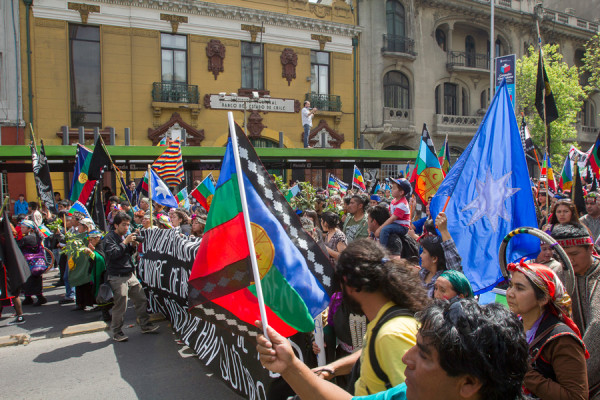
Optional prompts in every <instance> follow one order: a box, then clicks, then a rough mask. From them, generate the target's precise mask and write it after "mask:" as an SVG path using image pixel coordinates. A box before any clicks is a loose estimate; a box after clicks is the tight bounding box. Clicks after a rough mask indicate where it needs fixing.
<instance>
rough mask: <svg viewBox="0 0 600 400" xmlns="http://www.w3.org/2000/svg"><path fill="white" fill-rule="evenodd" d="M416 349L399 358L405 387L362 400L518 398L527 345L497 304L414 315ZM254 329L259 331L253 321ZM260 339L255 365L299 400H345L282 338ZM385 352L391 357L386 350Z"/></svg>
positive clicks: (459, 304)
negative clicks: (258, 363) (278, 376)
mask: <svg viewBox="0 0 600 400" xmlns="http://www.w3.org/2000/svg"><path fill="white" fill-rule="evenodd" d="M417 317H418V320H419V322H420V328H419V333H418V335H417V341H416V345H415V346H414V347H412V348H411V349H409V350H408V351H407V352H406V353H405V354H404V356H403V358H402V359H403V361H404V363H405V364H406V370H405V375H406V381H405V383H402V384H400V385H397V386H395V387H393V388H391V389H388V390H387V391H385V392H381V393H378V394H373V395H371V396H366V397H361V398H360V399H364V400H384V399H394V400H466V399H472V400H520V399H522V398H523V396H522V389H521V385H522V383H523V378H524V377H525V373H526V372H527V370H528V364H527V358H528V352H527V341H526V339H525V334H524V333H523V328H522V325H521V323H520V322H519V320H518V319H517V317H516V316H514V315H512V314H511V313H510V311H509V310H508V309H506V308H505V307H504V306H502V305H499V304H488V305H485V306H481V305H479V304H478V303H477V301H475V300H467V299H462V300H459V301H455V302H448V301H444V302H440V303H434V304H433V305H431V306H429V307H428V308H427V309H426V310H425V311H423V312H422V313H419V314H418V315H417ZM257 326H258V327H262V325H261V323H260V322H259V321H257ZM267 333H268V335H269V340H267V339H266V338H265V337H264V336H263V335H259V337H258V339H257V341H258V346H257V350H258V352H259V354H260V361H261V363H262V364H263V365H264V366H265V367H266V368H267V369H269V370H270V371H272V372H277V373H280V374H281V376H282V377H283V378H284V379H285V380H286V381H287V382H288V384H289V385H290V386H291V387H292V389H293V390H294V391H295V392H296V393H297V394H298V395H299V396H300V397H301V398H302V399H303V400H307V399H321V400H330V399H331V400H334V399H335V400H347V399H350V398H351V397H352V396H351V395H350V393H348V392H346V391H344V390H343V389H341V388H339V387H338V386H336V385H334V384H333V383H331V382H327V381H324V380H322V379H319V378H318V377H317V376H316V375H315V374H314V373H313V372H312V371H311V370H310V369H308V367H306V366H305V365H304V364H303V363H302V362H301V361H300V360H299V359H298V358H296V357H295V356H294V353H293V351H292V349H291V346H290V344H289V342H288V341H287V339H286V338H284V337H282V336H281V335H279V334H278V333H277V332H275V331H274V330H273V329H271V328H268V330H267ZM389 351H390V352H394V351H397V350H395V349H393V348H392V349H389Z"/></svg>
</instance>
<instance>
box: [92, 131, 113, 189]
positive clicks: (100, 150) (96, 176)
mask: <svg viewBox="0 0 600 400" xmlns="http://www.w3.org/2000/svg"><path fill="white" fill-rule="evenodd" d="M111 164H112V163H111V161H110V156H109V155H108V153H107V152H106V147H104V143H103V142H102V137H101V136H98V139H97V140H96V145H95V146H94V152H93V153H92V159H91V160H90V167H89V168H88V179H89V180H92V181H98V180H100V178H102V174H103V173H104V170H105V169H106V167H107V166H109V165H111Z"/></svg>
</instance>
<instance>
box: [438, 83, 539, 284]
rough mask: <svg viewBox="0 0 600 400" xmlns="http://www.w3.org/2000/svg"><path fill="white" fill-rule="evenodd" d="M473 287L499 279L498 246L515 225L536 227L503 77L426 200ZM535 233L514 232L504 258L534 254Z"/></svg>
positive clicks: (524, 167) (525, 168)
mask: <svg viewBox="0 0 600 400" xmlns="http://www.w3.org/2000/svg"><path fill="white" fill-rule="evenodd" d="M448 197H450V200H449V202H448V206H447V208H446V211H445V212H446V214H447V216H448V230H449V231H450V234H451V235H452V238H453V239H454V241H455V243H456V246H457V248H458V252H459V254H460V255H461V257H462V259H463V269H464V273H465V275H466V276H467V278H468V279H469V281H470V282H471V285H472V286H473V290H474V292H475V293H482V292H485V291H488V290H490V289H492V288H493V287H494V286H495V285H496V284H497V283H498V282H499V281H501V280H502V274H501V272H500V267H499V263H498V250H499V248H500V244H501V242H502V239H503V238H504V237H505V236H506V234H508V233H509V232H510V231H512V230H513V229H515V228H518V227H523V226H528V227H537V219H536V215H535V208H534V205H533V204H534V203H533V195H532V192H531V186H530V179H529V174H528V172H527V164H526V161H525V153H524V152H523V146H522V143H521V137H520V134H519V127H518V124H517V120H516V118H515V114H514V111H513V110H512V104H511V102H510V96H509V94H508V91H507V89H506V84H505V83H502V84H501V85H500V87H499V88H498V91H497V93H496V95H495V96H494V99H493V101H492V104H491V105H490V107H489V109H488V111H487V113H486V115H485V118H484V119H483V122H482V123H481V126H480V127H479V130H478V131H477V134H476V135H475V137H474V138H473V140H472V141H471V143H470V144H469V146H468V147H467V149H466V150H465V151H464V152H463V153H462V155H461V157H460V158H459V159H458V160H457V161H456V163H455V164H454V166H453V167H452V170H451V171H450V172H449V173H448V175H447V176H446V179H444V181H443V182H442V184H441V186H440V188H439V189H438V191H437V193H436V195H435V197H434V198H433V199H432V201H431V214H432V216H433V218H434V219H435V216H437V214H438V213H439V212H440V211H441V210H442V208H443V207H444V204H445V202H446V200H447V198H448ZM539 243H540V242H539V239H537V238H535V237H534V236H531V235H525V234H523V235H517V236H515V237H514V238H513V239H512V240H511V241H510V243H509V246H508V249H507V258H508V262H511V261H515V260H517V259H520V258H521V257H534V256H536V255H537V253H538V252H539Z"/></svg>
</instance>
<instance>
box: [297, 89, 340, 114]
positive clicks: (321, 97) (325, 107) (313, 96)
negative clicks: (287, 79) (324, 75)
mask: <svg viewBox="0 0 600 400" xmlns="http://www.w3.org/2000/svg"><path fill="white" fill-rule="evenodd" d="M304 100H305V101H310V105H311V106H312V107H316V108H317V109H318V110H319V111H342V100H341V99H340V96H336V95H334V94H318V93H306V97H305V98H304Z"/></svg>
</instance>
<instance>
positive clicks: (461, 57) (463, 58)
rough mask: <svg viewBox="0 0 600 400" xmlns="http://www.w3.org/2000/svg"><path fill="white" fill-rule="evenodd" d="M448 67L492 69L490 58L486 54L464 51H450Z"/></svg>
mask: <svg viewBox="0 0 600 400" xmlns="http://www.w3.org/2000/svg"><path fill="white" fill-rule="evenodd" d="M446 66H447V67H448V68H453V67H465V68H476V69H487V70H489V69H490V59H489V57H488V56H487V55H486V54H475V53H467V52H464V51H449V52H448V63H447V64H446Z"/></svg>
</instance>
